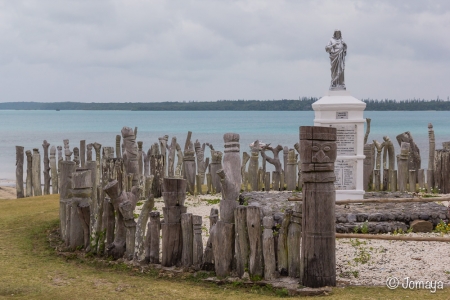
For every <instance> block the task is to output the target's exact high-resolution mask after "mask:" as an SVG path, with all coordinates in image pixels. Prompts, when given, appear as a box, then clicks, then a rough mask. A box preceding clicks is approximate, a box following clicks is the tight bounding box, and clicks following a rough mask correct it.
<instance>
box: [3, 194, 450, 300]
mask: <svg viewBox="0 0 450 300" xmlns="http://www.w3.org/2000/svg"><path fill="white" fill-rule="evenodd" d="M58 207H59V198H58V195H51V196H42V197H34V198H25V199H18V200H0V299H9V298H11V299H64V300H66V299H150V298H151V299H246V300H247V299H273V298H279V297H280V296H285V295H286V293H285V291H282V290H275V289H272V288H270V287H260V286H253V287H249V286H247V285H236V284H235V285H232V284H226V285H220V286H219V285H216V284H211V283H205V282H203V281H202V280H199V279H200V278H196V279H194V278H189V277H188V276H187V277H186V278H182V277H180V276H178V277H173V278H166V277H160V276H159V272H158V271H155V270H150V271H149V272H145V273H141V272H140V271H139V270H138V269H137V268H133V267H129V266H127V265H125V264H111V265H108V264H107V263H101V262H98V261H97V260H95V259H93V258H91V257H86V258H79V257H78V256H77V255H68V256H60V255H57V253H56V252H55V250H53V249H52V248H51V247H50V246H49V242H48V236H49V232H51V231H52V230H55V228H56V227H57V225H58V211H59V209H58ZM200 277H203V276H202V275H200ZM449 295H450V290H449V289H448V288H447V289H445V290H444V291H437V292H436V294H433V295H432V294H430V292H428V291H423V290H422V291H410V290H407V291H404V290H395V291H391V290H388V289H387V288H385V287H370V288H365V287H346V288H335V289H334V290H333V294H332V295H331V296H329V297H327V299H405V298H406V297H408V299H428V298H430V297H431V296H433V297H432V298H433V299H448V298H449Z"/></svg>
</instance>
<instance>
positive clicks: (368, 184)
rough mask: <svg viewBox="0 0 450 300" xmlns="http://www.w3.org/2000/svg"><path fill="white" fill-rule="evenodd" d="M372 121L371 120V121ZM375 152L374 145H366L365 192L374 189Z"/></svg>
mask: <svg viewBox="0 0 450 300" xmlns="http://www.w3.org/2000/svg"><path fill="white" fill-rule="evenodd" d="M369 120H370V119H369ZM374 152H375V146H374V144H373V143H371V144H364V155H365V156H366V157H365V158H364V167H363V176H364V178H363V187H364V190H365V191H369V190H371V189H372V183H373V175H372V174H373V161H374V160H373V156H374Z"/></svg>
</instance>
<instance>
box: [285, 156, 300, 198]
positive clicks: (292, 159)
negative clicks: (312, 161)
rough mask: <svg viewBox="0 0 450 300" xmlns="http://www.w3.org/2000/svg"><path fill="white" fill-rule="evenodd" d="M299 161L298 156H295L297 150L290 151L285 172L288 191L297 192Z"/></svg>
mask: <svg viewBox="0 0 450 300" xmlns="http://www.w3.org/2000/svg"><path fill="white" fill-rule="evenodd" d="M297 159H298V154H295V150H294V149H289V151H288V156H287V165H286V170H285V181H286V187H287V190H288V191H293V190H295V187H296V186H297Z"/></svg>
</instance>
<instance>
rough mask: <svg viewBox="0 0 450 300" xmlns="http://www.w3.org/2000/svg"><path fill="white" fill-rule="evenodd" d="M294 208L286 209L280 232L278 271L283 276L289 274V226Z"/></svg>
mask: <svg viewBox="0 0 450 300" xmlns="http://www.w3.org/2000/svg"><path fill="white" fill-rule="evenodd" d="M291 216H292V209H286V211H285V212H284V218H283V221H282V222H281V227H280V230H279V232H278V244H277V258H278V272H279V273H280V275H282V276H287V275H288V274H289V273H288V270H289V263H288V228H289V224H290V223H291Z"/></svg>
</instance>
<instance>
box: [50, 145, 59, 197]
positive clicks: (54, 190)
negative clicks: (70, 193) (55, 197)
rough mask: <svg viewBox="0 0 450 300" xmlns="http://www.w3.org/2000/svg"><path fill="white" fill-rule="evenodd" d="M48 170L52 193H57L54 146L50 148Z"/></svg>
mask: <svg viewBox="0 0 450 300" xmlns="http://www.w3.org/2000/svg"><path fill="white" fill-rule="evenodd" d="M50 172H51V176H50V178H51V180H52V194H58V170H57V167H56V147H55V146H52V147H51V148H50Z"/></svg>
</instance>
